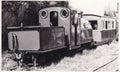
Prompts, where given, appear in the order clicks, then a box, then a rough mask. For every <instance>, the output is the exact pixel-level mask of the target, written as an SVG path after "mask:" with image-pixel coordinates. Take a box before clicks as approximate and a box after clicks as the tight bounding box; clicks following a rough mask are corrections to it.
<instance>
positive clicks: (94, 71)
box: [93, 56, 118, 72]
mask: <svg viewBox="0 0 120 72" xmlns="http://www.w3.org/2000/svg"><path fill="white" fill-rule="evenodd" d="M117 59H118V56H117V57H115V58H114V59H112V60H111V61H109V62H107V63H105V64H103V65H102V66H100V67H98V68H96V69H94V70H93V72H96V71H98V70H99V69H101V68H103V67H105V66H107V65H109V64H110V63H112V62H114V61H115V60H117Z"/></svg>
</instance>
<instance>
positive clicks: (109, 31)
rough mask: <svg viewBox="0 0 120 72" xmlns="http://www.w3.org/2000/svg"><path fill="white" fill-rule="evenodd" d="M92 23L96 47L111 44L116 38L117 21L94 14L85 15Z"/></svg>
mask: <svg viewBox="0 0 120 72" xmlns="http://www.w3.org/2000/svg"><path fill="white" fill-rule="evenodd" d="M83 18H85V19H86V20H88V21H89V22H90V23H91V26H92V29H93V40H94V42H95V43H94V44H95V45H99V44H103V43H108V42H111V41H112V40H113V39H114V38H115V36H116V19H115V18H111V17H107V16H99V15H94V14H84V15H83Z"/></svg>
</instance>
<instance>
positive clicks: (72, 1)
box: [68, 0, 118, 15]
mask: <svg viewBox="0 0 120 72" xmlns="http://www.w3.org/2000/svg"><path fill="white" fill-rule="evenodd" d="M68 1H69V5H70V6H72V7H73V8H74V9H77V10H82V11H83V12H84V13H86V14H88V13H89V14H97V15H103V14H104V11H105V10H106V9H110V10H114V11H116V10H117V2H118V0H68Z"/></svg>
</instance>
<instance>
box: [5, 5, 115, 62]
mask: <svg viewBox="0 0 120 72" xmlns="http://www.w3.org/2000/svg"><path fill="white" fill-rule="evenodd" d="M82 18H84V19H86V20H88V22H85V23H84V22H82V21H83V20H82ZM7 29H8V43H9V50H10V51H11V52H13V53H14V54H15V55H16V58H17V59H19V60H20V59H22V57H24V55H25V54H30V55H32V57H33V59H34V62H35V61H36V57H35V56H34V54H41V53H46V52H51V51H55V50H58V49H68V50H73V49H78V48H79V49H80V48H81V46H83V45H89V46H92V45H99V44H102V43H107V42H111V41H112V40H113V39H114V37H115V36H116V19H115V18H110V17H103V16H98V15H93V14H83V12H82V11H76V10H71V9H69V8H66V7H48V8H43V9H41V10H40V11H39V26H23V25H22V24H21V26H19V27H8V28H7Z"/></svg>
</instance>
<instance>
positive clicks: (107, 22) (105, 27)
mask: <svg viewBox="0 0 120 72" xmlns="http://www.w3.org/2000/svg"><path fill="white" fill-rule="evenodd" d="M105 24H106V26H105V28H106V29H107V28H108V26H107V24H108V22H107V21H106V23H105Z"/></svg>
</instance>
